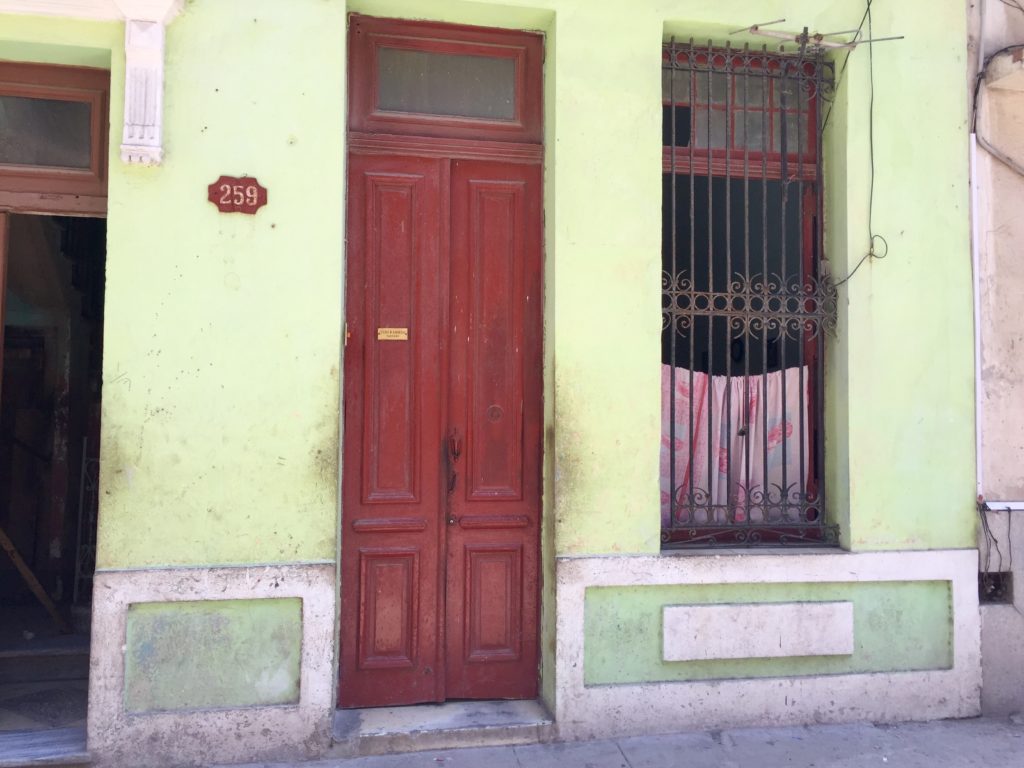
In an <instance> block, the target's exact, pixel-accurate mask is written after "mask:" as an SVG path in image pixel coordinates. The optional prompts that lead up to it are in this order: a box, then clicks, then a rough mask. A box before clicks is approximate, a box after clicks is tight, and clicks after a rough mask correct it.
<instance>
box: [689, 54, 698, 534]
mask: <svg viewBox="0 0 1024 768" xmlns="http://www.w3.org/2000/svg"><path fill="white" fill-rule="evenodd" d="M696 62H697V57H696V53H695V51H694V47H693V38H692V37H691V38H690V50H689V53H688V57H687V60H686V63H687V67H688V68H687V70H686V78H687V82H688V83H689V85H690V137H689V141H687V142H686V146H687V149H688V150H689V163H688V167H689V170H690V308H691V309H692V308H693V307H694V297H693V292H694V291H695V290H696V289H697V266H696V254H697V245H696V242H697V241H696V234H695V232H696V227H695V226H694V223H695V221H696V213H695V199H696V194H695V192H694V176H693V160H694V155H693V151H694V144H696V142H697V108H696V103H697V71H696V66H695V65H696ZM689 331H690V333H689V338H690V357H689V360H688V361H687V368H688V369H689V370H690V397H689V403H690V425H689V426H690V463H689V464H687V465H686V467H687V469H686V474H687V477H688V478H689V480H690V495H689V496H688V497H687V504H688V509H687V522H688V523H691V524H692V523H693V522H694V518H695V517H696V514H697V512H696V506H697V504H696V501H697V497H696V496H695V495H694V491H693V480H694V474H695V472H694V466H693V461H694V458H695V456H696V446H695V441H694V438H695V437H696V434H695V432H694V423H693V421H694V418H693V384H694V375H695V374H694V371H695V365H694V358H695V356H696V340H697V321H696V317H694V316H693V315H692V314H691V315H690V328H689Z"/></svg>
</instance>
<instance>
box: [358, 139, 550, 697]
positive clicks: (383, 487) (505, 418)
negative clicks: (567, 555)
mask: <svg viewBox="0 0 1024 768" xmlns="http://www.w3.org/2000/svg"><path fill="white" fill-rule="evenodd" d="M347 253H348V276H347V299H346V301H347V307H346V316H347V334H346V345H345V392H344V397H345V406H344V409H345V430H344V439H345V442H344V446H345V447H344V467H343V478H344V479H343V489H342V491H343V492H342V499H343V501H342V503H343V515H342V525H343V529H342V555H341V557H342V566H341V571H342V575H341V593H342V594H341V596H342V609H341V666H340V685H339V694H338V699H339V704H340V705H341V706H345V707H364V706H384V705H395V704H412V703H416V702H426V701H442V700H445V699H467V698H471V699H479V698H532V697H534V696H536V694H537V679H538V669H537V654H538V638H537V621H538V587H539V583H538V559H539V557H538V555H539V546H540V535H539V528H540V476H541V439H542V396H541V381H542V379H541V364H542V360H541V354H542V353H541V347H542V326H541V303H542V301H541V298H542V297H541V285H542V281H541V171H540V166H539V165H528V164H517V163H511V162H496V161H489V160H486V161H485V160H469V159H467V160H460V159H450V158H436V157H430V158H427V157H402V156H388V155H359V154H352V155H351V156H350V162H349V208H348V247H347Z"/></svg>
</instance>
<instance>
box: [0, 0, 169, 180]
mask: <svg viewBox="0 0 1024 768" xmlns="http://www.w3.org/2000/svg"><path fill="white" fill-rule="evenodd" d="M184 4H185V0H0V13H20V14H32V15H37V16H40V15H41V16H65V17H70V18H78V19H90V20H101V21H124V23H125V26H124V50H125V87H124V126H123V129H122V134H121V159H122V160H123V161H124V162H126V163H137V164H141V165H159V164H160V163H161V162H162V161H163V109H164V107H163V102H164V32H165V27H166V26H167V24H168V23H169V22H170V21H171V19H173V18H174V17H175V16H177V15H178V14H179V13H180V12H181V9H182V8H183V7H184Z"/></svg>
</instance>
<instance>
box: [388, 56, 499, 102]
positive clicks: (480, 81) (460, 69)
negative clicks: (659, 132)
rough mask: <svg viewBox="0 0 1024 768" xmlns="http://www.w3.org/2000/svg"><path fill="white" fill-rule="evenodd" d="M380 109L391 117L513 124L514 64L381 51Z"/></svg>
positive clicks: (474, 58)
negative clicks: (406, 115)
mask: <svg viewBox="0 0 1024 768" xmlns="http://www.w3.org/2000/svg"><path fill="white" fill-rule="evenodd" d="M377 66H378V73H379V85H378V89H379V90H378V93H377V105H378V108H379V109H382V110H385V111H388V112H414V113H419V114H427V115H446V116H452V117H476V118H487V119H491V120H512V119H513V118H514V117H515V111H516V102H515V99H516V89H515V60H514V59H510V58H496V57H491V56H472V55H467V54H455V53H430V52H427V51H410V50H405V49H402V48H384V47H382V48H380V49H379V50H378V59H377Z"/></svg>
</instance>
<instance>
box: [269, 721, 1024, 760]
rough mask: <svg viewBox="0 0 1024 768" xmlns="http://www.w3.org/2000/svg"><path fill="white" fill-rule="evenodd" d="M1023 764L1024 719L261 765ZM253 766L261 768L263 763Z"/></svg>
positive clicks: (709, 735)
mask: <svg viewBox="0 0 1024 768" xmlns="http://www.w3.org/2000/svg"><path fill="white" fill-rule="evenodd" d="M677 766H678V768H712V767H713V768H747V767H748V766H750V768H867V767H868V766H872V767H874V766H879V768H883V767H884V768H1024V719H1021V718H1020V717H1019V716H1015V717H1014V718H979V719H973V720H940V721H937V722H930V723H904V724H900V725H871V724H856V725H814V726H805V727H797V728H757V729H742V730H739V729H738V730H725V731H709V732H704V733H680V734H670V735H665V736H640V737H632V738H623V739H614V740H607V741H584V742H572V743H552V744H531V745H528V746H516V747H483V748H477V749H453V750H444V751H437V752H414V753H409V754H400V755H383V756H380V757H357V758H349V759H346V760H320V761H314V762H308V763H273V764H271V763H265V764H260V768H676V767H677ZM249 768H256V766H255V765H253V766H249Z"/></svg>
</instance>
